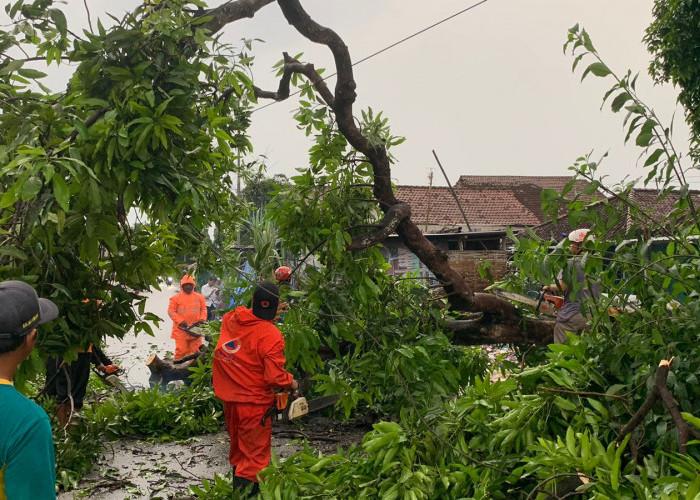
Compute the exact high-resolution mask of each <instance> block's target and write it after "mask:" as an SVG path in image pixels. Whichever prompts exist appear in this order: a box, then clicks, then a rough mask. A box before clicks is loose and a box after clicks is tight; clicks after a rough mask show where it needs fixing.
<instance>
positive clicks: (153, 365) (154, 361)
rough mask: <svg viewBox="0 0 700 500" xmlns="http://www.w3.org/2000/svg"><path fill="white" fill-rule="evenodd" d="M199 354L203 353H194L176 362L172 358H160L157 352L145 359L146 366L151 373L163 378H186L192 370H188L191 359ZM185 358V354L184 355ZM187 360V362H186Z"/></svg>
mask: <svg viewBox="0 0 700 500" xmlns="http://www.w3.org/2000/svg"><path fill="white" fill-rule="evenodd" d="M199 356H204V354H203V353H195V355H194V356H193V355H190V356H189V358H188V359H185V358H182V359H179V360H178V363H176V362H175V360H172V359H168V358H166V359H160V358H159V357H158V355H157V354H155V353H154V354H151V356H150V357H149V358H148V361H146V366H148V369H149V370H151V373H152V374H153V375H156V376H158V377H160V378H162V379H163V380H167V381H171V380H187V378H188V377H189V376H190V374H191V373H192V372H190V365H191V364H192V363H191V361H192V360H193V359H196V358H198V357H199ZM186 358H187V356H186ZM188 361H189V362H188Z"/></svg>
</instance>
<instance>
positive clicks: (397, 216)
mask: <svg viewBox="0 0 700 500" xmlns="http://www.w3.org/2000/svg"><path fill="white" fill-rule="evenodd" d="M410 216H411V207H410V205H408V204H406V203H398V204H396V205H393V206H392V207H390V208H389V210H387V212H386V214H384V218H383V219H382V221H381V222H380V223H379V226H380V227H379V229H377V230H375V231H371V232H369V233H365V234H362V235H360V236H355V237H354V238H353V239H352V243H350V245H348V247H347V248H348V250H350V251H356V250H364V249H365V248H369V247H371V246H374V245H376V244H377V243H380V242H382V241H384V240H385V239H387V238H388V237H389V235H390V234H391V233H393V232H394V231H396V227H397V226H398V225H399V224H400V223H401V221H403V220H404V219H406V218H407V217H410Z"/></svg>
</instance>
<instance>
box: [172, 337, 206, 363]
mask: <svg viewBox="0 0 700 500" xmlns="http://www.w3.org/2000/svg"><path fill="white" fill-rule="evenodd" d="M201 345H202V337H197V338H192V339H175V359H180V358H182V357H184V356H187V355H188V354H192V353H193V352H197V351H198V350H199V346H201Z"/></svg>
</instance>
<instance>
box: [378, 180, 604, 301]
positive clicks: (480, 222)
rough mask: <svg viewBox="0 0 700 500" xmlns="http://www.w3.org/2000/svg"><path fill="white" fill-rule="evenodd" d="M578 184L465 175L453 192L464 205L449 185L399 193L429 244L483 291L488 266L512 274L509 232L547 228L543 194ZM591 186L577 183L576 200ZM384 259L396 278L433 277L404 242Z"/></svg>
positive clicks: (391, 244)
mask: <svg viewBox="0 0 700 500" xmlns="http://www.w3.org/2000/svg"><path fill="white" fill-rule="evenodd" d="M572 181H573V177H572V176H558V177H548V176H490V175H487V176H481V175H463V176H461V177H460V178H459V180H458V181H457V183H456V184H455V186H454V188H453V189H454V192H455V194H456V196H457V200H458V201H459V204H458V203H457V202H456V201H455V199H454V197H453V196H452V194H451V192H450V189H449V188H448V187H444V186H396V188H395V191H394V192H395V194H396V197H397V198H398V199H399V200H401V201H403V202H406V203H408V204H409V205H410V206H411V219H412V220H413V222H414V223H415V224H417V225H418V227H419V228H420V229H421V230H422V231H423V233H424V234H425V235H426V237H427V238H428V240H430V241H431V242H432V243H433V244H434V245H435V246H437V247H438V248H440V249H442V250H444V251H446V252H447V254H448V258H449V259H450V264H451V265H452V266H453V267H454V268H455V269H457V270H458V271H459V272H460V274H462V275H463V276H464V277H465V279H467V281H469V282H471V283H472V285H473V286H474V287H475V289H477V290H480V289H483V288H484V287H485V286H486V285H488V283H489V282H488V281H487V280H485V279H483V278H481V277H480V276H479V273H478V268H479V265H480V263H481V262H482V261H487V262H489V263H490V272H491V275H492V276H493V277H494V278H495V279H500V278H502V277H503V275H504V274H505V272H506V270H507V262H508V251H507V250H508V249H507V248H506V245H507V243H508V240H507V237H506V228H507V227H510V228H512V229H514V230H515V231H518V230H522V229H524V228H528V227H536V226H540V225H542V224H543V223H544V222H545V216H544V213H543V212H542V199H541V193H542V191H543V190H544V189H554V190H557V191H559V192H561V191H562V190H563V189H564V187H565V186H566V185H567V183H569V182H572ZM587 185H588V182H586V181H576V182H575V183H574V186H573V188H572V191H571V192H572V196H573V195H579V194H582V193H583V190H584V189H585V188H586V186H587ZM599 197H601V198H602V195H599ZM584 199H586V200H593V199H594V197H593V196H585V198H584ZM460 206H461V210H460ZM462 211H463V212H464V215H466V221H465V220H464V219H465V217H464V216H463V215H462ZM384 254H385V256H386V258H387V260H388V261H389V263H390V264H391V266H392V268H391V273H392V274H403V273H406V272H409V271H418V272H419V274H420V275H421V276H424V277H430V276H432V274H431V273H430V272H429V271H428V269H427V268H425V266H424V265H422V263H421V262H420V261H419V260H418V258H417V257H416V256H415V255H413V253H412V252H411V251H410V250H408V249H407V248H406V247H405V246H404V245H403V242H401V241H400V240H399V238H398V237H391V238H389V239H388V240H387V241H386V242H385V244H384Z"/></svg>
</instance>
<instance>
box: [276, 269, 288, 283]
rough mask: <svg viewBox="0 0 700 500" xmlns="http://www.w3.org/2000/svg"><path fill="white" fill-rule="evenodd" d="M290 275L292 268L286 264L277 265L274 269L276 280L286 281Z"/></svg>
mask: <svg viewBox="0 0 700 500" xmlns="http://www.w3.org/2000/svg"><path fill="white" fill-rule="evenodd" d="M291 277H292V270H291V269H289V268H288V267H287V266H282V267H278V268H277V269H275V279H276V280H277V281H286V280H288V279H289V278H291Z"/></svg>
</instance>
